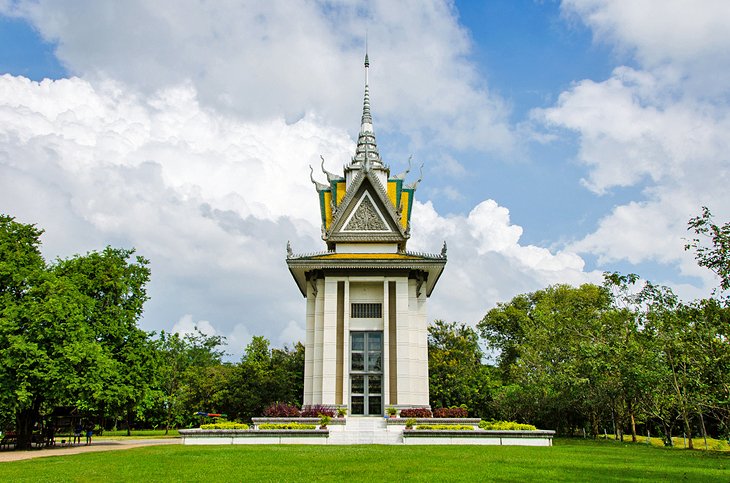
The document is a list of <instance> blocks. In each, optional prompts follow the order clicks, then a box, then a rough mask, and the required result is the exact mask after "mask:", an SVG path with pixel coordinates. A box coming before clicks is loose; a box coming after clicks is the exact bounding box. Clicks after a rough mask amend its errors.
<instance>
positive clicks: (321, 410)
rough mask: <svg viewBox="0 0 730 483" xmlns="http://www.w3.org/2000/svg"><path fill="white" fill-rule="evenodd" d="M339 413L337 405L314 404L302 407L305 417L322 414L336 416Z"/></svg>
mask: <svg viewBox="0 0 730 483" xmlns="http://www.w3.org/2000/svg"><path fill="white" fill-rule="evenodd" d="M335 414H337V408H336V407H335V406H324V405H322V404H313V405H311V406H303V407H302V417H303V418H319V417H321V416H329V417H331V418H332V417H334V416H335Z"/></svg>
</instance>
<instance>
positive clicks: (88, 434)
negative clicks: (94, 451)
mask: <svg viewBox="0 0 730 483" xmlns="http://www.w3.org/2000/svg"><path fill="white" fill-rule="evenodd" d="M93 434H94V426H92V425H91V424H89V425H88V426H87V427H86V446H89V445H90V444H91V436H93Z"/></svg>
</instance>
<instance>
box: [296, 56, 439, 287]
mask: <svg viewBox="0 0 730 483" xmlns="http://www.w3.org/2000/svg"><path fill="white" fill-rule="evenodd" d="M369 67H370V61H369V59H368V56H367V53H366V54H365V96H364V99H363V109H362V117H361V120H360V133H359V135H358V139H357V146H356V148H355V155H354V156H353V157H352V159H351V160H350V162H349V163H348V164H347V165H345V166H344V176H340V175H338V174H333V173H330V172H328V171H327V170H326V169H325V167H324V159H322V165H321V169H322V172H323V173H324V174H325V175H326V177H327V183H320V182H317V181H316V180H315V179H314V176H313V172H314V170H313V169H312V168H311V167H310V169H312V174H311V175H310V176H311V180H312V183H313V184H314V185H315V188H316V190H317V194H318V195H319V201H320V210H321V216H322V239H323V240H325V241H326V242H327V249H328V251H326V252H321V253H313V254H299V255H295V254H294V253H293V252H292V250H291V247H290V246H289V245H288V244H287V260H286V262H287V265H288V267H289V271H290V272H291V273H292V276H293V277H294V280H296V282H297V285H298V286H299V290H300V291H301V292H302V295H304V296H306V293H307V283H308V282H310V281H311V280H312V279H313V277H315V278H316V277H317V276H318V275H317V274H318V273H320V272H330V273H332V272H340V271H342V272H346V273H353V272H367V273H373V272H383V273H394V272H397V273H404V274H407V275H408V277H410V278H414V279H416V280H417V285H418V291H419V293H420V291H421V290H422V289H424V290H425V292H426V295H427V296H429V295H431V291H432V290H433V288H434V286H435V285H436V281H437V280H438V279H439V277H440V276H441V273H442V272H443V269H444V266H445V265H446V245H445V244H444V248H443V250H442V252H441V254H440V255H433V254H426V253H412V252H407V251H406V242H407V240H408V238H409V237H410V219H411V210H412V207H413V196H414V194H415V191H416V188H417V186H418V183H419V181H420V178H419V179H418V180H417V181H416V182H414V183H411V184H409V185H406V184H405V177H406V175H407V174H408V172H409V171H410V168H411V160H410V158H409V159H408V169H407V170H406V171H405V172H403V173H401V174H398V175H395V176H391V175H390V168H388V167H387V166H386V165H385V164H383V160H382V159H381V157H380V153H379V152H378V145H377V142H376V140H375V132H374V130H373V117H372V113H371V110H370V88H369V86H368V69H369ZM338 244H344V245H339V246H340V250H337V247H338ZM353 246H357V247H358V248H357V250H356V251H366V252H371V253H349V252H350V251H353V249H352V247H353ZM383 247H386V248H387V249H386V250H385V251H388V250H392V252H390V251H389V252H388V253H379V252H381V251H383V250H384V248H383Z"/></svg>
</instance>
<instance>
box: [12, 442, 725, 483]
mask: <svg viewBox="0 0 730 483" xmlns="http://www.w3.org/2000/svg"><path fill="white" fill-rule="evenodd" d="M312 480H329V481H399V482H400V481H528V480H529V481H594V480H599V481H619V480H620V481H632V480H633V481H638V480H647V481H660V480H671V481H678V480H686V481H704V482H708V481H722V482H727V481H728V480H730V456H728V455H727V453H712V452H709V453H708V452H699V451H692V452H691V451H677V450H665V449H663V448H654V447H650V446H643V445H629V444H620V443H615V442H610V441H606V442H592V441H580V440H577V441H576V440H556V444H555V446H553V447H552V448H529V447H507V446H501V447H490V446H482V447H478V446H463V447H454V446H430V447H427V446H423V447H406V446H339V447H338V446H204V447H201V446H197V447H196V446H182V445H180V446H178V445H173V446H170V445H166V446H151V447H146V448H135V449H129V450H121V451H109V452H100V453H86V454H79V455H67V456H60V457H56V456H53V457H48V458H38V459H33V460H25V461H18V462H12V463H0V481H165V482H167V481H186V482H187V481H312Z"/></svg>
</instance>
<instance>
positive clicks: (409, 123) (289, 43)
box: [0, 0, 514, 151]
mask: <svg viewBox="0 0 730 483" xmlns="http://www.w3.org/2000/svg"><path fill="white" fill-rule="evenodd" d="M2 10H4V11H5V13H6V14H9V15H15V16H19V17H22V18H25V19H27V20H29V21H30V22H32V24H33V25H34V26H35V27H36V28H37V29H38V31H39V32H40V33H41V34H42V35H43V37H44V38H46V39H47V40H49V41H51V42H54V43H56V45H57V49H56V54H57V56H58V58H59V59H60V60H61V62H62V63H63V64H64V65H65V66H66V67H67V68H68V69H69V70H70V71H71V72H72V73H74V74H76V75H80V76H82V77H84V78H85V79H106V78H113V79H115V80H117V81H119V82H122V83H124V84H125V85H128V86H134V87H135V88H137V89H140V90H141V91H142V92H144V93H146V94H147V95H149V94H150V93H153V92H157V91H158V90H160V89H162V88H166V87H168V86H170V85H178V84H179V83H180V82H181V81H182V80H187V81H188V82H189V83H191V85H192V86H194V87H195V90H196V92H198V94H199V100H200V102H201V103H202V105H204V106H206V107H213V108H215V109H216V110H219V111H223V112H226V111H228V112H235V113H237V114H238V115H241V116H243V117H244V118H246V119H256V120H261V119H271V118H279V117H280V116H282V115H283V116H284V118H285V119H286V120H288V121H289V122H292V121H295V120H297V119H300V118H301V117H303V116H306V115H307V113H312V112H314V113H317V114H318V115H319V116H321V117H322V118H323V119H325V120H326V122H328V123H334V124H336V125H340V126H348V127H349V128H351V129H352V130H353V131H354V129H355V127H356V125H355V124H354V123H353V122H352V121H353V120H354V118H353V114H354V113H357V112H358V110H359V108H360V105H361V99H362V84H363V71H362V57H363V53H364V52H363V51H364V44H365V38H364V37H365V32H366V30H367V31H368V35H369V44H370V54H371V55H370V57H371V64H372V68H371V74H370V81H371V87H372V101H373V106H374V109H375V112H376V129H386V130H393V131H396V132H399V133H401V134H406V135H409V136H411V138H412V139H413V140H414V141H416V144H418V145H423V146H424V149H426V148H427V147H428V146H433V145H434V144H440V145H447V146H452V147H457V148H476V149H481V150H491V151H494V150H497V151H506V150H510V149H512V146H513V145H514V140H513V134H512V133H511V130H510V127H509V125H508V123H507V121H506V115H507V113H506V108H505V106H504V104H503V102H502V101H501V100H500V99H499V98H498V97H496V96H495V95H493V94H492V93H490V92H489V90H488V88H487V87H486V85H485V83H484V82H483V81H482V80H481V79H480V78H479V75H478V74H477V72H476V70H475V69H474V67H473V64H472V63H470V62H469V61H468V60H467V55H468V54H469V52H470V49H471V43H470V40H469V36H468V33H467V32H466V31H465V30H464V29H463V28H462V27H461V26H460V25H459V23H458V18H457V13H456V11H455V9H454V7H453V6H452V5H451V4H450V3H448V2H442V1H438V0H434V1H424V0H410V1H406V2H390V1H387V0H380V1H374V2H370V1H365V0H360V1H355V2H342V3H338V2H335V3H332V2H307V1H297V0H286V1H284V0H280V1H270V2H245V3H242V2H233V1H232V2H214V3H206V2H197V1H192V0H190V1H180V0H174V1H171V0H166V1H165V0H161V1H155V2H147V1H141V0H137V1H126V2H123V3H120V2H116V1H113V0H107V1H100V0H87V1H78V0H73V1H70V0H69V1H60V2H58V1H52V2H51V1H45V0H40V1H19V2H17V3H16V2H13V3H12V4H11V6H8V5H5V7H4V9H0V11H2ZM351 133H353V134H354V132H352V131H351Z"/></svg>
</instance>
